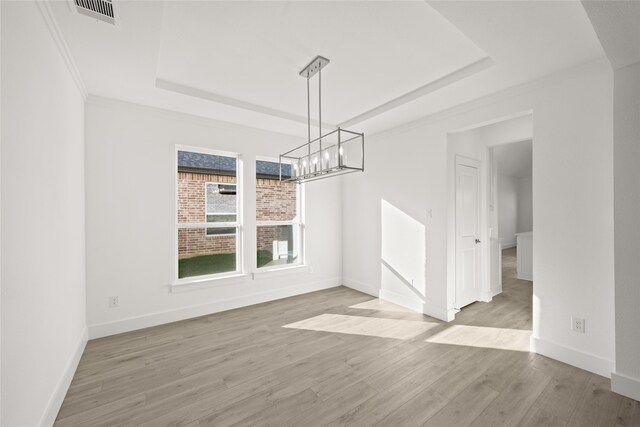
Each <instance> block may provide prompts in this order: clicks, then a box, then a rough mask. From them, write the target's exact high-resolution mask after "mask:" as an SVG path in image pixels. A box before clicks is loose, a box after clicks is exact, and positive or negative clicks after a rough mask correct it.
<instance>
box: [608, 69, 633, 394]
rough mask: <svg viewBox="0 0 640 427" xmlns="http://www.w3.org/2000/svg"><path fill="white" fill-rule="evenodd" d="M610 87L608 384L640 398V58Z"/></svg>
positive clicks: (621, 71)
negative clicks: (612, 324) (611, 359)
mask: <svg viewBox="0 0 640 427" xmlns="http://www.w3.org/2000/svg"><path fill="white" fill-rule="evenodd" d="M614 88H615V89H614V90H615V97H614V121H615V128H614V166H615V167H614V171H615V172H614V178H615V179H614V182H615V187H614V195H615V276H616V299H615V300H616V372H615V374H614V375H613V376H612V378H611V383H612V384H611V385H612V388H613V390H614V391H616V392H618V393H621V394H624V395H626V396H630V397H633V398H634V399H640V363H638V361H640V328H638V325H639V324H640V310H639V309H638V307H640V292H639V291H640V283H638V282H639V278H640V263H639V262H638V260H639V259H640V220H639V218H640V198H639V197H638V188H639V187H638V183H639V182H640V168H639V167H638V164H639V163H640V144H638V138H639V137H640V63H635V64H633V65H630V66H627V67H624V68H621V69H619V70H616V71H615V78H614Z"/></svg>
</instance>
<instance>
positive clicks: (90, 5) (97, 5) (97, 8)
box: [73, 0, 116, 25]
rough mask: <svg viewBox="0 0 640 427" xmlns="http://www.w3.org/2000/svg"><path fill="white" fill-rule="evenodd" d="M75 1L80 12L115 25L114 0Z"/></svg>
mask: <svg viewBox="0 0 640 427" xmlns="http://www.w3.org/2000/svg"><path fill="white" fill-rule="evenodd" d="M73 2H74V4H75V6H76V10H77V11H78V13H81V14H83V15H86V16H89V17H91V18H95V19H99V20H101V21H104V22H108V23H109V24H114V25H115V23H116V20H115V14H114V12H113V1H112V0H73Z"/></svg>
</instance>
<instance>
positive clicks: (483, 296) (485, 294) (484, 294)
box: [480, 291, 493, 302]
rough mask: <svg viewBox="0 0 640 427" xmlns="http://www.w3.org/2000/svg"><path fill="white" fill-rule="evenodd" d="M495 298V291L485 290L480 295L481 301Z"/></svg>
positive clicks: (489, 300)
mask: <svg viewBox="0 0 640 427" xmlns="http://www.w3.org/2000/svg"><path fill="white" fill-rule="evenodd" d="M492 299H493V293H492V292H491V291H484V292H482V294H481V295H480V301H482V302H491V300H492Z"/></svg>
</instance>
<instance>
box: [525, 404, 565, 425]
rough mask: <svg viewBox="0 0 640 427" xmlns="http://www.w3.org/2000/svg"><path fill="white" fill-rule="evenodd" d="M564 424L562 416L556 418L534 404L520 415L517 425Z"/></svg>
mask: <svg viewBox="0 0 640 427" xmlns="http://www.w3.org/2000/svg"><path fill="white" fill-rule="evenodd" d="M566 425H567V422H566V421H565V420H563V419H562V418H558V417H556V416H555V415H552V414H550V413H548V412H546V411H544V410H542V409H540V408H538V407H537V406H535V405H534V406H532V407H531V408H529V410H528V411H527V413H526V414H525V415H524V417H522V420H520V423H519V424H518V427H564V426H566Z"/></svg>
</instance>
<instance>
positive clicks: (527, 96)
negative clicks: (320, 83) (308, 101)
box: [343, 60, 614, 375]
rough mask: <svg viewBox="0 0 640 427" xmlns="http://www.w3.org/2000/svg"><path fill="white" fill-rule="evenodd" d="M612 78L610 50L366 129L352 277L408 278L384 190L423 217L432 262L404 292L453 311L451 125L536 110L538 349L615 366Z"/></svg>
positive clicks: (355, 199) (349, 261)
mask: <svg viewBox="0 0 640 427" xmlns="http://www.w3.org/2000/svg"><path fill="white" fill-rule="evenodd" d="M612 78H613V75H612V72H611V70H610V68H609V67H608V65H607V64H606V61H604V60H601V61H597V62H594V63H589V64H586V65H583V66H581V67H577V68H575V69H571V70H567V71H565V72H563V73H560V74H557V75H554V76H550V77H548V78H546V79H543V80H540V81H537V82H533V83H530V84H528V85H525V86H522V87H517V88H513V89H510V90H507V91H505V92H502V93H499V94H496V95H493V96H491V97H489V98H486V99H483V100H478V101H475V102H472V103H470V104H467V105H464V106H461V107H458V108H456V109H455V110H452V111H448V112H445V113H442V114H439V115H437V116H434V117H427V118H425V119H423V120H420V121H417V122H414V123H411V124H408V125H406V126H402V127H400V128H397V129H393V130H390V131H387V132H384V133H381V134H377V135H373V136H368V141H367V159H366V163H367V169H366V172H365V173H364V174H361V175H354V176H348V177H345V178H344V189H343V212H344V214H343V216H344V223H343V228H344V241H345V243H344V261H343V268H344V280H345V283H346V284H348V285H350V286H353V287H354V288H359V289H362V290H367V291H369V292H370V293H373V294H377V293H379V292H381V291H386V290H390V291H391V292H395V291H398V292H397V293H399V292H400V291H399V290H400V289H404V290H406V288H407V286H404V285H403V284H402V283H401V281H400V280H395V279H393V275H391V278H389V277H388V276H389V275H388V274H387V275H383V274H382V272H383V271H385V270H384V265H383V264H382V263H381V261H380V256H381V253H382V247H381V246H382V240H381V236H382V233H381V217H380V214H379V212H380V203H381V201H382V200H386V201H387V202H389V203H391V204H393V205H394V206H396V207H397V208H398V209H399V210H401V211H402V212H404V214H406V215H407V216H408V217H409V218H411V219H413V220H415V221H417V222H418V223H420V224H422V225H423V226H424V229H425V234H424V240H423V242H424V243H423V244H424V245H425V248H424V253H425V258H426V259H425V262H424V264H425V267H424V270H423V271H424V274H423V276H422V277H420V278H414V279H415V281H414V283H415V284H416V285H415V287H416V288H417V291H418V293H419V294H421V295H423V297H422V298H414V299H413V300H410V298H411V297H410V294H409V292H406V293H404V294H402V297H403V298H397V299H396V301H397V302H400V303H402V302H403V301H404V302H407V305H412V304H413V305H414V306H415V305H418V304H419V305H421V306H423V307H424V308H426V309H425V311H426V312H427V313H429V314H432V315H435V316H442V315H444V316H443V317H445V318H446V315H447V314H448V313H450V311H451V309H452V308H453V307H452V304H453V292H452V290H451V287H450V286H447V283H448V274H447V272H448V263H447V251H448V246H447V210H448V203H447V181H448V180H447V166H448V162H449V159H448V158H447V139H448V134H449V133H450V132H453V131H456V130H458V129H463V128H469V127H474V126H477V124H479V123H485V122H489V121H493V120H496V119H498V118H501V117H508V116H510V115H512V114H514V113H518V112H523V111H531V110H532V111H533V138H534V141H535V142H534V144H533V158H534V164H533V177H534V185H533V198H534V200H535V206H534V210H533V221H534V224H533V228H534V229H535V230H536V234H535V235H534V248H535V249H534V250H535V252H534V275H535V276H536V282H535V283H534V294H535V295H534V304H533V305H534V312H533V316H534V330H533V335H534V339H533V345H534V349H536V350H537V351H538V352H540V353H542V354H546V355H549V356H551V357H554V358H558V359H561V360H565V361H567V362H569V363H573V364H576V365H578V366H581V367H583V368H585V369H588V370H591V371H595V372H598V373H600V374H603V375H610V372H611V367H612V362H613V355H614V337H613V332H614V328H613V323H614V320H613V319H614V314H613V313H614V311H613V256H612V251H613V229H612V220H613V218H612V216H613V199H612V178H613V170H612V136H611V135H612V103H613V99H612ZM429 212H431V213H432V215H431V216H430V215H429ZM576 212H580V215H579V216H576ZM584 230H589V233H585V232H584ZM593 242H598V244H597V245H594V244H593ZM412 249H414V248H412V247H410V248H406V250H412ZM415 249H419V248H415ZM560 261H561V262H560ZM385 274H386V273H385ZM408 300H410V301H408ZM572 315H574V316H578V317H583V318H585V319H586V321H587V325H588V326H587V328H586V331H587V332H586V333H585V334H577V333H575V332H572V331H571V330H570V329H569V326H570V317H571V316H572Z"/></svg>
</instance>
